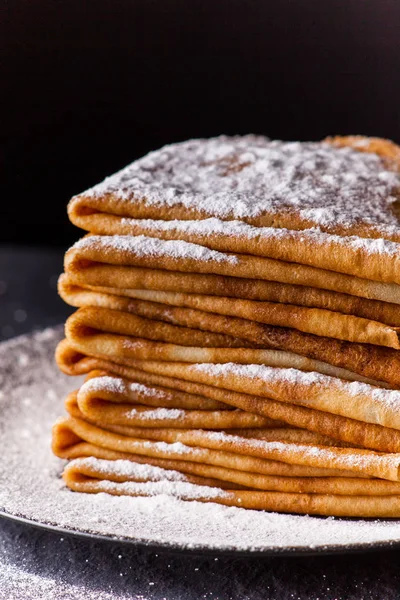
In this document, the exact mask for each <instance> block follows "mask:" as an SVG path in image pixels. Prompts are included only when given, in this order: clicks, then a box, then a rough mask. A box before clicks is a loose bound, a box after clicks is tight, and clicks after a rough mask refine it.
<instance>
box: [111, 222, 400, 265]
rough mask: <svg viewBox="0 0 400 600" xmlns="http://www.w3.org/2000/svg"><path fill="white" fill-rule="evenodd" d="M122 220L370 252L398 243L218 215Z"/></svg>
mask: <svg viewBox="0 0 400 600" xmlns="http://www.w3.org/2000/svg"><path fill="white" fill-rule="evenodd" d="M121 224H122V225H124V226H128V227H135V226H139V227H141V228H144V229H148V230H149V235H151V234H150V232H151V231H155V232H160V233H161V232H168V233H176V234H179V233H181V234H182V233H183V234H187V235H200V236H204V237H205V238H207V237H212V236H213V237H215V236H217V237H218V236H224V237H225V236H229V237H232V238H240V239H247V240H254V239H257V240H260V241H266V240H271V241H274V242H287V241H288V239H289V238H290V239H292V240H296V241H298V242H300V243H301V242H304V241H308V242H311V243H312V244H314V245H317V246H321V247H323V248H326V245H327V244H329V245H331V246H340V247H342V248H346V249H347V250H353V251H357V250H362V251H363V252H366V253H367V254H369V255H377V256H398V254H399V245H398V244H397V243H396V242H391V241H389V240H385V239H383V238H378V239H371V238H360V237H357V236H354V235H353V236H346V237H341V236H338V235H332V234H327V233H324V232H322V231H319V230H318V229H317V228H314V229H303V230H301V231H295V230H290V229H284V228H282V229H278V228H275V227H254V226H253V225H249V224H248V223H245V222H244V221H222V220H221V219H217V218H214V217H212V218H209V219H201V220H198V221H178V220H172V221H162V220H154V219H128V218H123V219H121Z"/></svg>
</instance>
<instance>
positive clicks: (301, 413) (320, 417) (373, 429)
mask: <svg viewBox="0 0 400 600" xmlns="http://www.w3.org/2000/svg"><path fill="white" fill-rule="evenodd" d="M99 362H100V361H99ZM99 366H100V365H99ZM102 366H103V367H105V366H106V365H105V364H102ZM109 367H110V369H114V372H116V373H119V374H120V375H123V376H124V378H125V379H122V381H123V382H124V383H123V384H122V385H123V386H124V388H125V387H126V386H128V387H129V386H130V385H132V383H130V382H129V381H127V380H126V378H130V379H132V380H134V382H142V383H145V384H147V385H150V386H154V385H156V386H162V388H163V389H164V390H168V391H171V390H173V393H174V394H175V393H176V391H180V392H182V391H184V392H185V393H186V394H187V395H186V396H185V398H187V397H188V396H190V397H192V398H193V402H198V398H202V399H203V403H205V402H213V401H214V402H217V403H219V404H218V405H217V407H218V409H219V410H221V407H222V406H224V403H226V404H225V406H227V405H230V406H231V407H235V408H240V409H242V410H244V411H247V412H250V413H253V414H258V415H261V416H263V417H265V418H267V419H269V420H272V421H270V424H269V427H270V428H271V427H278V426H282V423H285V424H286V427H287V426H288V425H290V426H292V427H296V428H301V429H306V430H308V431H311V432H315V433H318V434H320V435H323V436H325V438H327V437H329V438H330V439H335V440H341V441H342V442H345V443H349V444H350V445H352V446H353V447H354V446H360V447H363V448H370V449H373V450H378V451H381V452H390V453H397V452H400V431H399V430H396V429H393V428H392V427H384V426H382V425H377V424H372V423H366V422H365V421H359V420H357V419H352V418H350V417H347V416H342V415H336V414H333V413H331V412H325V410H319V409H318V408H309V407H306V406H302V405H301V400H300V404H292V403H290V402H288V403H287V402H283V401H276V400H271V399H270V398H265V397H262V396H258V395H254V394H246V393H243V392H235V391H232V390H228V389H226V388H220V387H215V386H210V385H205V384H201V383H193V382H192V381H188V380H184V379H178V378H174V377H166V376H163V375H156V374H153V373H146V372H145V371H140V370H138V369H130V368H127V367H118V366H117V365H113V364H112V363H110V365H109ZM90 377H93V378H96V379H97V378H99V377H100V380H99V381H98V383H97V384H96V388H97V390H98V391H97V392H94V393H93V392H91V391H90V386H89V393H87V392H85V394H84V396H83V400H82V402H83V403H84V404H83V406H82V408H83V409H84V413H85V415H86V417H85V418H88V417H89V418H90V416H93V413H91V410H92V406H93V405H94V406H96V405H97V404H98V402H99V399H98V397H97V396H99V397H100V402H101V400H103V401H104V400H106V401H111V400H110V398H114V397H118V395H117V394H114V393H113V392H110V391H109V390H107V387H108V384H107V382H109V381H110V379H109V378H108V379H103V377H104V372H102V371H92V372H90ZM108 377H109V376H108ZM119 379H120V378H117V379H116V381H117V382H119V383H118V386H120V385H121V382H120V381H119ZM86 394H87V395H86ZM70 398H71V401H72V402H71V403H70V404H69V405H68V407H67V409H68V411H69V412H70V413H71V414H72V416H77V417H80V418H81V417H82V414H79V413H77V412H74V411H71V405H74V404H75V403H76V397H75V396H74V395H72V396H71V397H70ZM86 403H87V405H86V407H85V404H86ZM192 406H193V403H192ZM203 406H206V405H205V404H203ZM314 406H319V403H318V401H316V402H315V404H314ZM209 408H214V407H212V406H209ZM240 435H243V436H246V435H247V434H246V433H245V430H243V429H241V430H240ZM251 435H252V436H253V437H257V436H258V435H257V434H256V433H255V430H254V429H252V430H251Z"/></svg>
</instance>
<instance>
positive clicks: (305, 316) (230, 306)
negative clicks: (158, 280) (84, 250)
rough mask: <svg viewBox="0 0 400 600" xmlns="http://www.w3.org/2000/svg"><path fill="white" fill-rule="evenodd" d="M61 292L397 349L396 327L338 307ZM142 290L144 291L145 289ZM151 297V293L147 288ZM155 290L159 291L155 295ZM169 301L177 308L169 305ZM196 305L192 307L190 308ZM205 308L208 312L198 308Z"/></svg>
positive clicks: (179, 316)
mask: <svg viewBox="0 0 400 600" xmlns="http://www.w3.org/2000/svg"><path fill="white" fill-rule="evenodd" d="M60 295H61V297H62V298H63V300H65V301H66V302H68V303H69V304H72V305H73V306H78V307H83V306H92V307H105V308H111V309H114V310H120V311H124V312H128V313H134V314H138V315H141V316H144V317H148V318H152V319H158V320H161V321H162V320H169V321H170V322H176V323H179V324H182V323H193V324H194V325H193V326H194V327H196V323H198V327H199V329H204V328H205V323H204V321H206V320H207V319H211V320H212V319H213V317H214V315H215V314H217V315H225V316H232V317H239V318H242V319H247V320H250V321H255V322H258V323H265V324H268V325H274V326H279V327H288V328H293V329H297V330H299V331H304V332H306V333H312V334H314V335H319V336H329V337H334V338H337V339H341V340H347V341H351V342H358V343H368V344H376V345H381V346H387V347H390V348H395V349H399V348H400V344H399V331H400V329H398V328H393V327H388V326H387V325H384V324H382V323H378V322H376V321H370V320H367V319H362V318H359V317H354V316H350V315H343V314H341V313H337V312H333V311H327V310H321V309H315V308H305V307H299V306H294V305H288V304H280V303H271V302H256V301H252V300H239V299H232V298H218V297H215V296H214V297H213V296H204V295H195V294H173V293H167V292H159V293H158V294H157V293H154V292H153V296H154V297H155V298H156V301H152V300H146V299H140V291H139V299H137V300H133V299H129V298H126V297H122V296H117V295H110V294H105V293H102V292H96V291H90V290H84V289H79V288H78V289H77V288H76V287H75V288H72V289H71V287H68V286H65V285H63V284H61V285H60ZM145 295H146V293H145ZM148 295H149V296H150V298H151V296H152V294H151V293H150V294H148ZM158 296H159V297H158ZM166 305H167V307H169V306H172V307H176V308H167V307H166ZM190 309H194V310H190ZM199 311H202V312H203V313H208V314H207V315H204V314H202V312H199Z"/></svg>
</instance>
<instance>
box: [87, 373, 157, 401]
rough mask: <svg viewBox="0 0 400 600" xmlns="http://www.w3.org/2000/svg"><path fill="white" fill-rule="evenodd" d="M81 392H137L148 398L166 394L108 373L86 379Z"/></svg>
mask: <svg viewBox="0 0 400 600" xmlns="http://www.w3.org/2000/svg"><path fill="white" fill-rule="evenodd" d="M80 392H81V393H87V392H91V393H101V392H111V393H114V394H129V392H130V393H133V394H138V395H140V396H147V397H149V398H160V399H161V398H165V397H166V396H167V394H166V393H165V392H164V391H163V390H160V389H158V388H157V389H156V388H154V387H149V386H147V385H144V384H142V383H136V382H134V381H130V382H128V381H126V380H124V379H121V378H120V377H110V376H109V375H103V376H101V377H93V378H92V379H89V381H86V382H85V383H84V384H83V385H82V387H81V388H80Z"/></svg>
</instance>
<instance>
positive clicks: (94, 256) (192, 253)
mask: <svg viewBox="0 0 400 600" xmlns="http://www.w3.org/2000/svg"><path fill="white" fill-rule="evenodd" d="M130 267H142V268H152V269H163V270H166V271H179V272H183V273H200V274H210V275H223V276H229V277H240V278H243V279H250V280H252V279H262V280H265V281H277V282H279V283H287V284H291V285H303V286H308V287H314V288H320V289H325V290H333V291H335V292H342V293H344V294H350V295H352V296H360V297H363V298H369V299H373V300H381V301H384V302H392V303H394V304H400V286H399V285H398V284H396V283H382V282H379V281H371V280H369V279H362V278H361V277H355V276H353V275H345V274H343V273H335V272H334V271H329V270H327V269H318V268H316V267H310V266H307V265H300V264H294V263H290V262H284V261H281V260H275V259H272V258H264V257H259V256H251V255H249V254H234V253H231V252H219V251H217V250H210V249H209V248H207V247H205V246H201V245H199V244H192V243H189V242H185V241H182V240H170V241H165V240H161V239H156V238H151V237H146V236H143V235H140V236H136V237H133V236H129V235H125V236H123V235H121V236H118V235H113V236H99V235H89V236H86V237H84V238H82V239H81V240H79V241H78V242H77V243H76V244H74V246H72V248H70V249H69V250H68V252H67V253H66V255H65V261H64V268H65V272H66V273H67V274H71V275H76V274H77V273H81V272H82V271H83V270H86V269H90V270H91V271H93V272H94V273H95V278H97V281H100V282H101V283H100V285H105V286H108V287H118V286H119V287H123V288H132V287H134V285H132V283H133V282H132V280H131V279H130V277H131V275H130ZM116 281H119V284H117V285H116V286H115V285H114V284H113V283H114V282H116Z"/></svg>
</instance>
